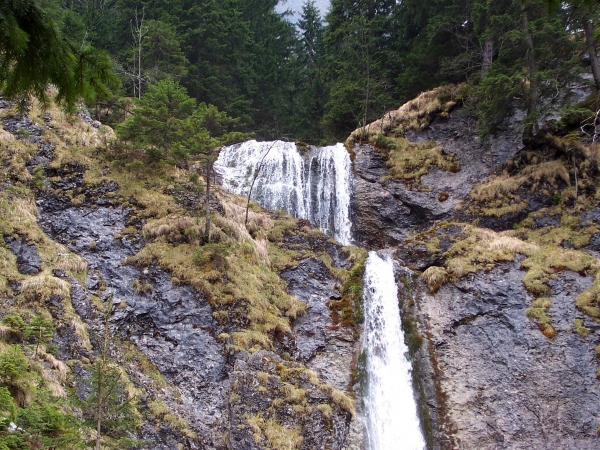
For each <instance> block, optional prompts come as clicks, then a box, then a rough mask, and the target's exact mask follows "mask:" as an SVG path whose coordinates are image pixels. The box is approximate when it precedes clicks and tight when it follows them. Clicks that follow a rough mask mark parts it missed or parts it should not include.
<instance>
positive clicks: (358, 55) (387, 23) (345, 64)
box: [323, 0, 397, 139]
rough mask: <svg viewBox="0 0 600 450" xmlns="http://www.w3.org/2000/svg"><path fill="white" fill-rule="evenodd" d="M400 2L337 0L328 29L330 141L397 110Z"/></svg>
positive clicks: (326, 116) (327, 121) (326, 118)
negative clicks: (394, 70)
mask: <svg viewBox="0 0 600 450" xmlns="http://www.w3.org/2000/svg"><path fill="white" fill-rule="evenodd" d="M395 3H396V2H395V1H393V0H392V1H390V0H376V1H375V0H361V1H355V2H348V1H345V0H333V1H332V2H331V9H330V11H329V13H328V15H327V22H328V26H327V28H326V29H325V35H324V45H325V61H326V80H327V88H328V93H329V96H328V100H327V104H326V106H325V114H324V117H323V124H324V127H325V129H326V134H327V136H328V137H330V138H331V137H334V138H337V139H340V138H345V137H346V136H347V134H348V133H349V132H350V131H352V130H354V129H355V128H357V127H358V126H363V125H366V124H367V123H368V122H370V121H372V120H374V119H375V118H377V117H379V116H381V115H382V114H383V113H384V112H385V111H387V110H389V109H392V108H393V107H397V105H396V103H397V100H396V99H395V96H394V91H393V83H392V78H391V72H390V67H391V65H390V63H391V61H392V60H393V55H392V53H391V52H392V44H393V39H392V37H393V35H392V23H393V22H392V18H393V16H392V10H393V8H394V5H395Z"/></svg>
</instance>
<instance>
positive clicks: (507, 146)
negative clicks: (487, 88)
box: [352, 108, 522, 249]
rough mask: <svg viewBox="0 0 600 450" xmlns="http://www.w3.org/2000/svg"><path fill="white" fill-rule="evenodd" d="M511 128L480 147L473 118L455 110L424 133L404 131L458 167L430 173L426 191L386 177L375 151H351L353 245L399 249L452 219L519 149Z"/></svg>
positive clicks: (364, 148)
mask: <svg viewBox="0 0 600 450" xmlns="http://www.w3.org/2000/svg"><path fill="white" fill-rule="evenodd" d="M515 128H516V129H515V130H511V131H509V132H505V133H503V134H501V135H499V136H498V137H496V138H494V139H493V140H492V141H490V142H486V143H483V142H481V141H480V139H479V137H478V136H477V129H476V118H475V117H474V116H472V115H470V114H468V113H466V112H465V111H464V110H462V109H460V108H459V109H455V110H453V111H452V112H451V113H450V115H449V117H440V116H435V117H434V118H433V119H432V121H431V124H430V125H429V126H428V127H427V128H425V129H424V130H423V131H415V130H409V131H408V132H407V133H406V138H407V139H408V140H410V141H411V142H415V143H422V142H427V141H430V142H435V143H436V145H438V146H440V147H441V148H442V152H443V153H444V154H447V155H454V162H455V163H456V164H458V165H457V166H456V169H457V170H455V171H448V170H441V169H438V168H434V169H433V170H431V171H430V172H429V173H428V174H426V175H425V176H423V177H422V179H421V183H422V185H424V186H426V188H422V187H421V188H420V187H419V186H417V184H416V183H415V182H414V180H401V179H395V178H392V177H390V172H389V167H388V166H387V165H386V162H387V158H386V157H385V156H384V155H382V152H381V151H380V150H379V149H378V148H377V147H376V146H374V145H354V146H353V151H354V152H355V159H354V167H355V175H356V181H355V190H354V195H353V203H352V211H353V214H354V216H353V224H354V232H355V237H356V239H357V241H358V242H359V243H360V244H361V245H365V246H367V247H369V248H374V249H377V248H385V247H389V246H393V245H398V244H399V243H400V242H401V241H402V240H404V239H405V238H407V237H408V236H410V235H411V234H412V232H413V230H415V229H424V228H428V227H430V226H431V225H432V224H433V223H434V222H435V221H439V220H448V219H450V218H451V217H453V216H454V215H455V208H456V206H457V205H458V203H459V202H460V201H461V200H463V199H464V198H465V197H466V196H467V195H468V194H469V192H470V191H471V189H472V188H473V186H474V185H475V184H477V183H479V182H481V181H482V180H484V179H485V178H486V177H487V176H488V175H489V174H490V173H491V172H492V171H493V169H494V168H496V167H497V166H498V165H500V164H502V163H504V162H505V161H507V160H508V159H510V158H512V157H513V156H514V155H515V154H516V153H517V152H518V151H519V150H520V149H521V147H522V144H521V139H520V137H519V129H518V127H516V126H515Z"/></svg>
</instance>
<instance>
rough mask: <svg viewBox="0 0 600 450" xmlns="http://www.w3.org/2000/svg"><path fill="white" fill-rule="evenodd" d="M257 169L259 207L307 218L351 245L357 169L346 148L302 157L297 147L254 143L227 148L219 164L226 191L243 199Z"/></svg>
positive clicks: (307, 152) (340, 146)
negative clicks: (352, 202) (351, 198)
mask: <svg viewBox="0 0 600 450" xmlns="http://www.w3.org/2000/svg"><path fill="white" fill-rule="evenodd" d="M259 168H260V170H259ZM257 170H259V171H258V176H257V178H256V182H255V184H254V187H253V189H252V199H253V200H254V201H256V202H257V203H258V204H259V205H261V206H262V207H263V208H267V209H271V210H283V211H285V212H287V213H289V214H291V215H292V216H294V217H298V218H301V219H307V220H309V221H310V222H311V223H312V224H314V225H315V226H317V227H318V228H319V229H320V230H322V231H323V232H324V233H326V234H327V235H329V236H331V237H333V238H334V239H336V240H337V241H338V242H340V243H342V244H344V245H348V244H350V243H351V241H352V232H351V222H350V193H351V188H352V164H351V162H350V155H349V154H348V151H347V150H346V149H345V147H344V146H343V144H337V145H333V146H329V147H323V148H317V147H309V148H307V149H306V150H305V151H303V152H301V151H300V149H299V148H298V147H297V146H296V144H294V143H292V142H282V141H274V142H257V141H248V142H244V143H243V144H237V145H232V146H229V147H224V148H223V149H221V152H220V154H219V158H218V159H217V161H216V162H215V171H216V172H217V173H218V174H219V175H220V176H221V178H222V183H223V186H224V187H225V188H226V189H228V190H230V191H232V192H234V193H236V194H240V195H248V191H249V190H250V186H251V183H252V178H253V176H254V174H255V173H256V171H257Z"/></svg>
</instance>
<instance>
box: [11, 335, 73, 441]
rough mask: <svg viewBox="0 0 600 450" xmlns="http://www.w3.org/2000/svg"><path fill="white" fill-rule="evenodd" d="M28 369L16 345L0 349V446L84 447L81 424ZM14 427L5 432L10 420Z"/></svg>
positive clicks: (25, 360) (21, 350) (27, 363)
mask: <svg viewBox="0 0 600 450" xmlns="http://www.w3.org/2000/svg"><path fill="white" fill-rule="evenodd" d="M65 406H66V405H65V404H64V402H63V400H62V399H58V398H56V397H53V396H52V395H50V393H49V392H48V390H47V389H46V388H45V387H44V380H43V379H41V378H40V377H38V375H37V374H35V373H34V372H32V371H31V369H30V366H29V362H28V360H27V357H26V356H25V354H24V353H23V349H22V348H21V346H19V345H11V346H9V347H8V348H6V349H4V350H3V351H1V352H0V449H2V450H5V449H10V450H17V449H18V450H21V449H23V450H25V449H32V448H51V449H54V448H56V449H59V448H61V449H62V448H69V449H78V448H83V445H82V444H83V442H82V440H81V437H80V435H79V428H80V426H81V424H80V423H79V422H78V421H77V419H75V418H74V417H73V416H72V415H71V414H66V413H65V412H64V408H65ZM11 422H12V423H14V424H16V426H17V429H16V430H14V431H12V432H8V431H7V428H8V426H9V425H10V423H11Z"/></svg>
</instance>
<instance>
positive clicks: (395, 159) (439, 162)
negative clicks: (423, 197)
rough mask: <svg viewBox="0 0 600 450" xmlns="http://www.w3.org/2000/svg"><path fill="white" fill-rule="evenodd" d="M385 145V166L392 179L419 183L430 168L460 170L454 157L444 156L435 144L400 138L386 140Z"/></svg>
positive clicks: (440, 148)
mask: <svg viewBox="0 0 600 450" xmlns="http://www.w3.org/2000/svg"><path fill="white" fill-rule="evenodd" d="M387 145H388V148H389V150H387V156H388V160H387V162H386V164H387V166H388V167H389V169H390V175H391V176H392V177H394V178H398V179H402V180H414V181H415V182H419V181H420V180H421V177H423V176H424V175H427V174H428V173H429V172H430V170H431V169H432V167H437V168H439V169H442V170H447V171H450V172H457V171H458V170H459V169H460V165H459V164H458V163H455V162H453V160H454V155H446V154H444V153H443V151H442V147H440V146H439V145H437V144H436V143H435V142H429V141H428V142H410V141H409V140H408V139H405V138H403V137H400V138H394V139H388V141H387Z"/></svg>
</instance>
